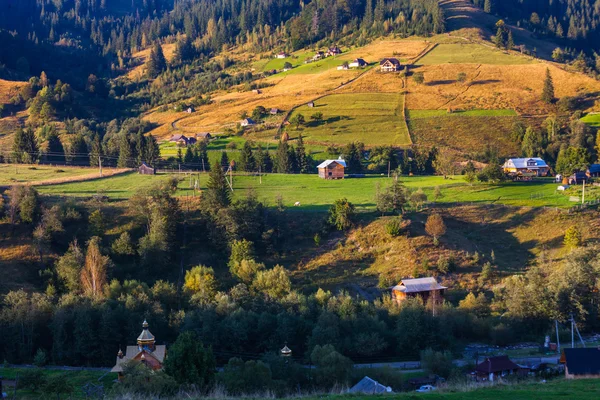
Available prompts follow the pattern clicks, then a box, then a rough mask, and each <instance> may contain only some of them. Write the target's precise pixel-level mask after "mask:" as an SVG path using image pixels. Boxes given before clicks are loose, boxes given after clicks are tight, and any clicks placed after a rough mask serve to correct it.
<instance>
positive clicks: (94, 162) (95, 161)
mask: <svg viewBox="0 0 600 400" xmlns="http://www.w3.org/2000/svg"><path fill="white" fill-rule="evenodd" d="M103 155H104V153H103V150H102V143H100V135H97V134H96V135H94V139H93V140H92V145H91V147H90V165H91V166H92V167H97V166H99V163H100V159H101V157H102V156H103Z"/></svg>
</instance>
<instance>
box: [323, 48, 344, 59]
mask: <svg viewBox="0 0 600 400" xmlns="http://www.w3.org/2000/svg"><path fill="white" fill-rule="evenodd" d="M338 54H342V50H340V48H339V47H337V45H335V46H333V47H330V48H329V49H327V52H326V53H325V57H331V56H337V55H338Z"/></svg>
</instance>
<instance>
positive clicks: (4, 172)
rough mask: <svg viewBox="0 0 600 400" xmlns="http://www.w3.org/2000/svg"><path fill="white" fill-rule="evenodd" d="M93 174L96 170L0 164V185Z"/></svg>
mask: <svg viewBox="0 0 600 400" xmlns="http://www.w3.org/2000/svg"><path fill="white" fill-rule="evenodd" d="M60 171H62V172H60ZM94 172H97V169H95V168H78V167H64V166H58V167H56V166H55V167H53V166H49V165H19V164H0V185H12V184H15V183H29V182H36V181H43V180H48V179H60V178H68V177H73V176H82V175H87V174H93V173H94Z"/></svg>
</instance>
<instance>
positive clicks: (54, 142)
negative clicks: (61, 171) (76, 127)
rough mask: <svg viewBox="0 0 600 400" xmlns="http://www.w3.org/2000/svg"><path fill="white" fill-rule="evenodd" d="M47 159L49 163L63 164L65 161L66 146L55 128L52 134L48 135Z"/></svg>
mask: <svg viewBox="0 0 600 400" xmlns="http://www.w3.org/2000/svg"><path fill="white" fill-rule="evenodd" d="M46 160H47V161H48V162H49V163H59V164H63V163H64V162H65V148H64V147H63V144H62V142H61V141H60V137H59V136H58V133H57V132H56V131H55V130H52V131H51V132H50V136H48V155H47V157H46Z"/></svg>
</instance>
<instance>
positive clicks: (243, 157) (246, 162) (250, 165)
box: [239, 141, 256, 172]
mask: <svg viewBox="0 0 600 400" xmlns="http://www.w3.org/2000/svg"><path fill="white" fill-rule="evenodd" d="M239 168H240V171H246V172H251V171H255V169H256V161H255V159H254V154H253V152H252V144H251V143H250V141H246V143H244V147H243V148H242V152H241V154H240V162H239Z"/></svg>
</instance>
